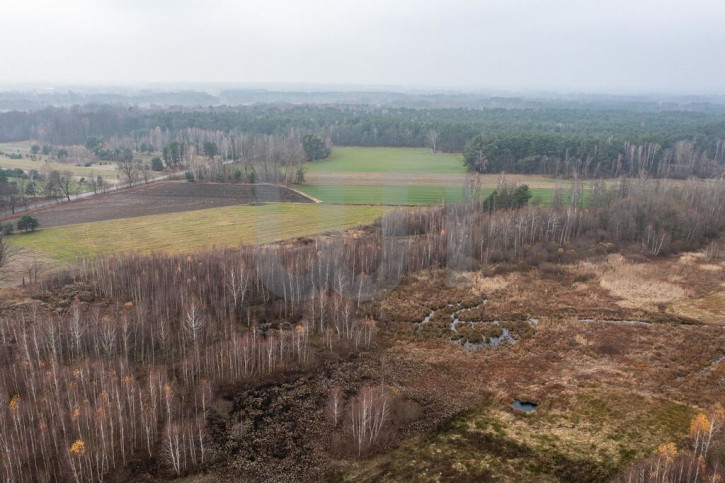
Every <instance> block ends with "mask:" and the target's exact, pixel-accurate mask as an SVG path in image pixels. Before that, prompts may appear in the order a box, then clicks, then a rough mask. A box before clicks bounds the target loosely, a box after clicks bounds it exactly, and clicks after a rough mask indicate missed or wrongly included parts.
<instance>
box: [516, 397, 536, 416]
mask: <svg viewBox="0 0 725 483" xmlns="http://www.w3.org/2000/svg"><path fill="white" fill-rule="evenodd" d="M511 408H512V409H513V410H514V411H521V412H524V413H532V412H534V411H536V410H537V409H538V408H539V405H538V404H536V403H532V402H530V401H521V400H520V399H517V400H515V401H514V402H512V403H511Z"/></svg>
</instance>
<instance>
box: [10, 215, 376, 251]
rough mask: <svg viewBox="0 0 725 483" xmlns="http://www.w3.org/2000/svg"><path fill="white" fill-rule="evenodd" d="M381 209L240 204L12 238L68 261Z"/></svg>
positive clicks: (190, 246)
mask: <svg viewBox="0 0 725 483" xmlns="http://www.w3.org/2000/svg"><path fill="white" fill-rule="evenodd" d="M383 210H384V208H381V207H373V206H349V207H344V206H336V205H319V204H270V205H262V206H249V205H241V206H230V207H224V208H211V209H206V210H197V211H187V212H181V213H172V214H163V215H151V216H142V217H136V218H125V219H118V220H110V221H102V222H96V223H84V224H79V225H70V226H63V227H57V228H48V229H45V230H38V231H36V232H34V233H21V234H16V235H13V236H12V238H13V241H14V242H15V243H16V244H17V245H19V246H21V247H24V248H29V249H32V250H36V251H38V252H41V253H44V254H46V255H48V256H49V257H51V258H53V259H55V260H58V261H69V260H72V259H74V258H76V257H81V256H93V255H101V254H108V253H115V252H125V251H138V252H146V253H148V252H152V251H156V250H159V251H167V252H183V251H187V250H189V251H191V250H196V249H200V248H203V247H211V246H236V245H238V244H241V243H269V242H274V241H278V240H284V239H289V238H295V237H300V236H313V235H315V234H318V233H324V232H329V231H335V230H342V229H347V228H351V227H355V226H358V225H365V224H369V223H371V222H373V221H374V220H375V219H376V218H378V217H379V216H380V215H381V214H382V213H383Z"/></svg>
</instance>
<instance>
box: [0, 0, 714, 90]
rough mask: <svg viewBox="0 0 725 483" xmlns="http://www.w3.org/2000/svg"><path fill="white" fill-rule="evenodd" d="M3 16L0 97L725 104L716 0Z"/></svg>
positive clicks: (174, 6)
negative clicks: (202, 90)
mask: <svg viewBox="0 0 725 483" xmlns="http://www.w3.org/2000/svg"><path fill="white" fill-rule="evenodd" d="M0 14H2V16H3V18H4V19H6V22H5V24H4V26H3V28H4V35H3V38H4V44H5V45H4V46H3V49H1V50H0V63H2V65H3V66H5V68H4V69H3V72H2V73H0V87H4V86H13V87H26V86H36V87H44V86H59V87H61V86H89V87H94V86H104V87H111V86H113V87H119V88H129V87H130V88H144V87H148V88H153V87H154V86H191V87H193V86H210V85H231V86H247V87H249V86H260V87H263V86H308V87H309V88H315V89H316V88H319V87H323V86H330V87H336V88H341V87H342V88H343V89H344V88H345V87H347V88H351V89H355V88H358V89H359V88H367V89H373V90H386V89H394V90H400V89H407V90H430V91H441V90H449V91H476V92H477V91H501V92H519V93H534V94H536V93H567V94H577V93H585V94H615V95H642V94H671V95H722V94H725V89H724V88H723V87H722V86H723V84H722V80H721V78H722V77H723V75H725V62H723V61H724V60H725V54H724V53H723V52H722V49H721V48H720V47H719V46H720V45H723V44H725V29H722V28H721V27H720V19H721V18H723V15H725V3H723V2H718V1H714V0H698V1H695V2H690V3H689V4H688V5H684V4H682V2H675V1H674V0H667V1H654V0H642V1H640V2H637V3H636V4H632V3H631V2H626V1H624V0H616V1H612V2H607V3H606V4H602V3H601V2H595V1H581V2H573V1H564V0H543V1H539V2H535V3H533V2H525V1H523V0H516V1H505V0H492V1H482V2H469V1H465V0H450V1H447V2H441V1H432V2H426V4H425V6H420V4H419V3H418V2H413V1H411V0H405V1H398V2H383V1H381V0H373V1H370V2H365V3H359V2H347V1H340V2H334V3H328V2H325V1H323V0H312V1H310V2H292V1H290V0H273V1H266V2H255V1H248V2H240V3H235V2H231V1H226V0H216V1H211V2H201V1H198V0H181V1H178V2H172V1H169V0H164V1H158V2H154V3H153V4H146V3H144V2H141V1H139V0H131V1H121V0H111V1H108V2H102V3H101V2H92V1H91V0H69V1H68V2H63V3H58V2H56V1H53V0H26V1H10V2H4V4H3V6H0Z"/></svg>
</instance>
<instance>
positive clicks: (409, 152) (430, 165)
mask: <svg viewBox="0 0 725 483" xmlns="http://www.w3.org/2000/svg"><path fill="white" fill-rule="evenodd" d="M309 172H310V173H340V172H343V173H403V174H408V173H414V174H465V172H466V169H465V168H464V167H463V155H461V154H451V153H432V152H431V151H430V150H428V149H425V148H359V147H335V148H334V149H333V150H332V155H331V156H330V157H329V158H327V159H323V160H320V161H315V162H314V163H311V164H310V165H309Z"/></svg>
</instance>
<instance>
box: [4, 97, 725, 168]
mask: <svg viewBox="0 0 725 483" xmlns="http://www.w3.org/2000/svg"><path fill="white" fill-rule="evenodd" d="M291 132H294V133H295V135H296V136H300V137H304V136H305V135H310V134H314V135H317V136H319V137H320V138H321V139H326V140H329V142H330V143H331V144H332V145H340V146H391V147H428V148H430V149H431V150H432V151H442V152H465V153H466V162H467V164H468V165H469V166H470V167H471V168H472V169H474V170H477V171H480V172H501V171H506V172H519V173H542V174H548V175H554V176H570V175H571V173H572V172H577V173H579V174H580V175H582V176H620V175H631V176H634V175H638V174H639V173H640V172H642V171H644V172H647V173H648V174H649V175H651V176H683V177H684V176H693V175H694V176H703V177H707V176H719V175H720V174H722V167H723V165H724V164H725V113H722V112H717V111H716V112H696V111H661V112H651V111H646V112H642V111H638V110H636V109H631V110H627V109H623V108H621V106H620V107H619V108H618V109H610V110H607V109H575V108H567V109H564V108H561V107H545V106H544V107H541V108H538V109H461V108H457V109H409V108H396V107H388V108H377V107H372V106H353V105H334V106H333V105H327V106H324V105H323V106H305V105H302V106H283V105H255V106H242V107H233V108H232V107H217V108H208V109H203V110H202V109H183V110H182V109H172V108H166V109H160V108H155V109H139V108H130V109H129V108H120V107H114V106H108V105H103V106H85V107H74V108H66V109H60V108H48V109H44V110H40V111H34V112H5V113H0V141H17V140H24V139H37V140H39V141H40V142H42V143H43V144H44V145H48V144H51V145H65V146H74V145H76V146H79V147H85V148H86V149H87V150H89V151H91V152H92V153H93V154H94V155H95V157H96V158H98V159H102V160H113V161H115V160H117V159H118V158H119V157H123V156H124V152H125V150H126V149H131V150H133V151H134V152H143V153H152V152H158V153H160V152H161V151H162V150H163V149H164V148H165V147H167V146H168V145H169V144H170V143H172V142H179V143H181V142H183V143H187V144H189V143H199V144H198V145H196V146H195V152H196V153H199V154H202V153H204V145H203V143H204V142H205V141H204V140H202V141H200V140H201V139H205V140H208V141H210V142H215V143H216V145H217V146H218V147H219V149H220V150H221V151H220V153H219V155H220V156H224V149H223V146H222V145H221V144H220V142H218V140H214V139H213V138H215V137H217V138H218V137H219V136H221V135H227V136H229V135H232V134H233V133H236V135H241V134H243V135H249V136H259V137H260V138H262V137H264V136H268V137H279V136H281V137H286V136H289V135H290V133H291ZM171 148H173V146H172V147H170V149H171ZM177 148H178V146H177ZM60 155H61V153H60V152H58V156H59V157H60ZM65 155H66V156H67V157H71V158H72V157H73V156H74V155H73V153H70V152H67V153H65ZM207 157H208V155H207ZM213 157H216V155H215V156H213ZM306 157H307V158H308V159H314V158H315V156H310V154H309V153H306ZM181 158H183V153H181V152H179V151H178V150H176V151H172V152H170V153H168V156H166V157H165V158H164V159H165V161H166V163H167V164H168V163H169V159H171V160H172V162H174V163H175V162H180V160H181Z"/></svg>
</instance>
